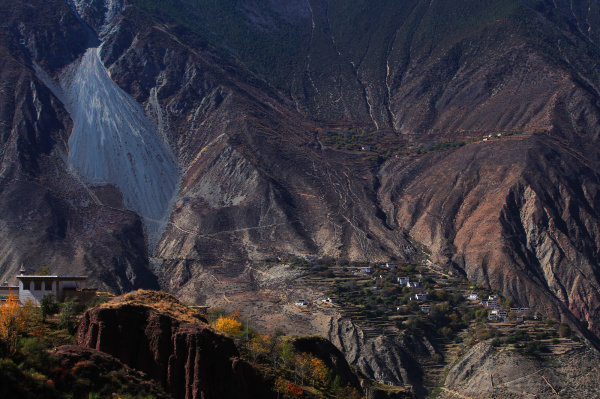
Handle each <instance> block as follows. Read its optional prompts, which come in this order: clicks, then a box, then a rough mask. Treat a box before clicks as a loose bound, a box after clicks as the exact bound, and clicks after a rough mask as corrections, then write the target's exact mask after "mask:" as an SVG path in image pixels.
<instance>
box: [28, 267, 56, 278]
mask: <svg viewBox="0 0 600 399" xmlns="http://www.w3.org/2000/svg"><path fill="white" fill-rule="evenodd" d="M51 274H52V271H51V270H50V267H48V266H40V267H39V268H38V269H37V271H36V272H35V273H33V275H34V276H49V275H51Z"/></svg>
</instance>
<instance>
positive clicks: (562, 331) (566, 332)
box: [558, 323, 573, 338]
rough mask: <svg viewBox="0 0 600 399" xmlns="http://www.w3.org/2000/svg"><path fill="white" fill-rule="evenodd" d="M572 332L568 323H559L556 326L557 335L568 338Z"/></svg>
mask: <svg viewBox="0 0 600 399" xmlns="http://www.w3.org/2000/svg"><path fill="white" fill-rule="evenodd" d="M572 333H573V332H572V331H571V327H570V326H569V325H568V324H566V323H561V325H560V326H558V335H560V337H561V338H569V337H570V336H571V334H572Z"/></svg>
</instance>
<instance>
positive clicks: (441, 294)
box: [296, 259, 584, 387]
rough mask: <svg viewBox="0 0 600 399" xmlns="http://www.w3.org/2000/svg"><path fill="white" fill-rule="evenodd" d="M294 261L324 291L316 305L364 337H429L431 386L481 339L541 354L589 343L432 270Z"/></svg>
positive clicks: (305, 279) (554, 323)
mask: <svg viewBox="0 0 600 399" xmlns="http://www.w3.org/2000/svg"><path fill="white" fill-rule="evenodd" d="M296 264H297V265H299V266H300V267H302V268H303V269H304V271H305V273H306V274H305V275H304V276H303V277H301V278H300V280H299V281H302V282H303V283H305V284H310V285H311V286H313V287H318V288H319V289H321V290H322V291H323V292H324V296H323V299H324V300H323V301H322V303H319V304H317V306H336V307H337V308H338V309H339V310H340V312H341V313H342V314H343V315H344V316H345V317H347V318H349V319H351V320H352V321H353V322H354V323H356V324H357V325H358V326H360V327H361V329H362V330H363V332H364V333H365V338H367V339H370V338H375V337H377V336H379V335H387V336H391V337H398V338H400V337H407V336H408V337H410V336H418V335H419V334H424V335H425V336H427V337H428V339H429V340H430V341H431V342H432V343H433V344H434V345H435V346H436V355H435V356H433V357H432V359H431V360H430V361H428V362H426V363H425V364H424V371H425V378H426V382H427V385H429V386H430V387H433V386H435V385H436V384H438V383H440V382H441V379H442V377H443V375H444V374H443V372H444V369H445V368H446V367H447V366H449V365H451V364H453V363H454V362H455V361H456V360H457V359H458V358H459V357H460V356H461V355H462V354H464V353H466V351H467V350H468V349H469V348H471V347H472V346H473V345H475V344H476V343H478V342H481V341H485V340H490V341H491V342H492V345H493V346H494V347H496V348H498V349H501V348H502V349H508V350H517V351H519V352H521V353H523V354H525V355H528V356H538V357H539V356H552V355H554V354H562V353H565V352H566V351H568V350H570V349H576V348H581V347H583V346H584V345H583V344H582V343H581V342H580V341H579V338H578V337H576V336H575V335H574V334H573V333H572V331H571V329H570V327H569V326H568V325H567V324H560V323H558V322H557V321H556V320H554V319H550V318H546V317H544V315H542V314H538V313H537V312H536V310H535V309H529V308H521V307H518V306H516V305H515V304H514V303H512V301H510V300H508V299H504V298H501V297H500V296H499V295H498V294H497V293H496V292H495V291H490V290H487V289H485V288H482V287H478V286H474V285H473V284H471V283H470V282H468V281H467V280H464V279H462V278H459V277H456V276H453V275H452V274H451V273H449V272H448V271H445V270H443V269H442V268H437V267H435V266H422V265H414V264H402V265H401V264H392V263H383V264H382V263H356V262H352V263H348V262H346V261H344V260H334V259H315V260H311V261H306V260H297V261H296ZM326 298H327V299H326Z"/></svg>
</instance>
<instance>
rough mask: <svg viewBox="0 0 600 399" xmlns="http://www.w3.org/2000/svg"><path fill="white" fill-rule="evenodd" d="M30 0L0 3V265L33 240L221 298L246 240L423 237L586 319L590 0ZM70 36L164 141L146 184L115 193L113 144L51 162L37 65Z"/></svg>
mask: <svg viewBox="0 0 600 399" xmlns="http://www.w3.org/2000/svg"><path fill="white" fill-rule="evenodd" d="M50 3H51V4H50V5H45V6H40V8H39V9H36V10H35V11H36V12H31V13H30V12H28V10H29V8H28V6H27V5H26V4H25V3H22V2H16V3H15V4H14V5H12V4H11V5H4V6H2V7H3V9H2V11H3V12H4V15H7V16H8V17H7V21H10V22H9V23H8V24H7V25H5V26H4V27H3V29H5V32H6V33H7V34H6V35H4V36H3V38H2V47H1V49H2V50H1V51H2V62H3V65H5V68H3V75H2V78H3V79H4V80H3V82H5V84H3V87H6V89H5V92H3V94H2V96H1V100H0V101H2V108H1V110H2V112H3V119H2V120H3V121H4V124H3V126H2V129H3V130H2V135H1V137H2V140H3V141H2V143H3V145H2V153H1V156H2V158H1V162H2V163H1V169H0V170H1V171H2V177H3V180H2V182H3V183H2V184H3V186H2V190H1V191H0V197H1V198H2V201H0V204H1V206H2V207H3V212H2V213H1V214H0V215H1V216H0V223H2V226H3V229H2V236H1V239H0V245H2V248H3V249H4V251H3V252H2V253H3V258H2V263H1V267H2V268H1V270H2V276H3V277H5V278H8V277H10V276H12V275H13V274H14V273H15V271H16V269H17V268H18V265H19V264H20V263H21V262H25V264H26V266H27V267H31V268H36V267H37V266H38V265H39V264H41V263H45V262H51V263H52V264H53V265H54V267H55V268H56V269H58V270H61V271H69V272H73V271H76V272H77V273H90V274H91V276H92V277H93V279H94V280H95V281H96V282H97V283H98V284H102V286H103V287H106V288H107V289H111V290H114V291H120V290H127V289H130V288H132V287H137V286H149V285H150V286H151V285H156V284H157V282H158V281H159V280H160V284H161V285H162V287H163V288H165V289H168V290H169V291H171V292H174V293H176V294H178V295H180V296H181V297H183V298H186V299H189V300H199V301H209V302H210V303H211V304H215V305H226V306H227V305H230V303H229V301H230V299H229V297H233V296H234V295H228V294H231V293H234V292H239V293H243V295H242V294H240V295H239V296H238V299H237V300H238V301H241V302H244V301H245V299H244V298H247V297H248V296H252V295H256V296H259V297H261V295H263V294H265V292H264V291H263V288H262V286H261V283H260V279H259V278H258V277H257V274H258V273H260V272H258V271H257V270H259V269H260V267H259V266H262V265H263V261H264V260H265V259H267V258H270V259H277V258H279V259H281V260H282V261H283V262H289V261H291V260H292V259H293V258H295V257H297V256H303V255H311V256H318V257H334V258H345V259H349V260H356V261H365V262H374V261H389V260H394V261H399V262H405V261H406V262H423V261H424V260H425V258H428V260H429V261H430V262H431V263H432V264H433V265H434V266H436V267H443V268H446V269H450V270H452V271H453V272H454V273H458V274H461V275H463V276H465V277H466V278H468V279H469V280H471V281H473V282H474V283H477V284H482V285H484V286H486V287H489V288H493V289H497V290H499V291H501V292H502V294H503V295H504V296H506V297H507V298H510V299H512V300H513V301H514V302H515V303H517V304H519V305H520V306H529V307H532V308H535V309H536V310H537V311H539V312H540V313H543V314H544V315H545V316H551V317H557V318H560V319H561V320H564V321H568V322H570V323H572V324H573V325H577V326H578V328H579V329H581V330H582V331H584V332H585V333H586V334H587V337H588V338H589V339H591V340H592V341H593V342H598V341H597V340H598V336H599V334H600V315H599V314H598V311H597V309H598V301H599V300H600V292H599V287H600V273H599V272H598V261H599V250H600V239H599V236H598V232H599V231H600V225H599V219H598V212H599V211H600V203H599V202H598V201H599V199H598V194H597V193H598V188H599V175H598V171H599V170H600V169H599V167H600V163H599V159H600V158H599V156H600V151H599V150H598V148H599V147H598V145H599V143H598V138H599V133H600V131H599V128H598V126H599V121H600V109H599V107H598V100H599V97H600V94H599V93H600V92H599V91H598V89H597V88H598V87H600V76H599V75H598V73H599V72H598V68H597V67H598V60H599V59H600V50H599V48H598V45H597V43H598V42H599V40H598V35H599V33H598V32H599V29H600V25H599V23H600V19H599V15H600V14H599V12H600V7H598V3H597V2H596V1H590V2H584V1H579V2H578V1H566V0H565V1H559V0H556V1H516V0H515V1H495V0H486V1H481V0H477V1H461V2H439V1H435V0H434V1H421V0H411V1H406V2H395V1H385V0H381V1H377V2H367V1H362V0H355V1H337V0H335V1H334V0H332V1H325V0H309V1H299V0H298V1H296V0H286V1H278V2H275V1H266V0H255V1H249V0H236V1H233V0H232V1H220V2H206V1H203V2H200V1H189V2H185V3H183V2H177V1H174V2H169V3H168V4H163V3H164V2H157V1H153V0H132V1H130V2H128V3H125V2H121V1H93V2H92V1H87V0H79V1H76V2H74V7H75V8H76V10H77V11H78V13H79V15H80V17H81V18H82V19H83V21H85V24H83V23H82V22H81V21H80V20H79V19H78V18H77V16H76V15H75V14H74V13H73V11H72V10H71V8H70V7H69V6H68V5H67V4H66V3H63V2H62V1H58V0H56V1H52V2H50ZM57 21H59V22H57ZM86 24H87V25H86ZM89 29H93V31H94V32H92V33H90V32H89ZM96 36H97V37H96ZM92 39H93V40H97V42H94V41H93V40H92ZM48 43H53V44H52V45H49V44H48ZM91 47H94V48H95V47H97V48H98V57H99V61H100V62H98V59H94V60H95V62H96V63H97V64H95V65H96V66H98V67H99V68H100V69H103V67H105V68H106V70H107V75H103V79H102V84H101V86H107V85H112V83H111V82H109V81H108V80H107V77H110V80H111V81H114V83H116V85H118V88H117V87H116V86H114V87H113V86H111V87H113V89H114V91H112V92H113V93H115V92H119V93H121V92H120V91H119V90H122V93H123V95H124V96H127V98H128V100H127V101H130V100H131V101H133V100H135V101H136V102H137V103H138V104H139V105H140V107H141V109H143V110H144V115H142V114H141V113H139V111H140V108H137V106H136V105H135V104H133V102H131V101H130V104H132V107H131V109H134V108H135V109H136V110H137V111H136V112H137V115H138V116H139V117H140V118H142V119H143V123H142V125H144V126H146V128H145V129H146V131H147V132H153V133H149V134H152V135H154V136H153V137H155V138H156V137H157V135H156V133H160V135H161V137H160V139H158V138H157V139H156V140H154V141H152V142H153V143H155V144H156V145H155V146H149V147H147V148H148V151H150V154H149V155H148V157H146V156H145V155H144V152H143V151H142V152H140V153H139V154H141V155H142V157H146V158H150V159H159V157H160V159H165V158H166V157H168V156H170V154H172V157H173V162H172V164H171V165H170V166H168V167H167V168H166V170H167V173H165V174H164V175H160V172H156V171H153V172H151V176H150V177H151V178H152V179H155V180H154V181H155V182H156V184H154V185H151V187H160V190H159V191H161V192H162V190H164V192H163V194H164V195H162V197H161V198H162V199H161V200H160V201H158V202H156V203H155V201H154V200H153V199H154V198H155V197H156V196H154V195H150V196H146V197H143V198H150V200H147V201H143V202H144V203H143V207H142V206H139V207H136V206H133V205H132V200H131V196H130V195H128V188H129V187H127V188H124V187H125V186H129V183H124V182H123V181H121V180H120V178H121V177H123V176H133V175H135V173H134V170H133V169H132V165H133V163H132V162H121V163H119V165H118V166H117V163H115V164H114V165H112V166H111V167H110V168H109V172H110V173H109V174H113V176H117V177H118V178H116V180H111V179H109V178H107V177H104V178H99V179H98V181H88V182H87V183H83V182H82V179H80V178H79V175H78V174H76V173H73V172H72V169H71V168H72V167H73V166H76V165H74V163H75V162H74V158H69V157H68V156H67V155H66V154H73V151H74V149H75V145H74V144H75V141H76V139H77V137H78V136H77V134H76V133H77V130H73V124H74V122H73V120H72V119H71V118H70V117H69V115H68V112H67V110H68V108H69V107H68V106H67V107H66V106H65V105H66V104H64V102H63V101H65V100H63V101H61V99H60V95H53V93H52V90H51V88H52V86H53V84H55V83H56V84H58V83H59V79H58V78H59V76H60V75H61V73H64V72H65V71H72V70H75V68H76V66H77V65H78V63H79V62H81V60H85V59H87V58H85V57H88V56H87V55H84V54H90V53H89V52H90V51H91V50H89V48H91ZM35 64H38V65H39V68H41V70H42V71H44V73H45V74H46V75H47V76H48V78H43V76H45V75H43V73H42V72H40V70H39V69H38V70H37V73H36V66H35ZM63 76H64V75H63ZM52 82H55V83H52ZM125 93H126V94H125ZM87 94H89V93H87ZM128 96H130V97H128ZM80 97H81V96H80ZM80 105H81V107H82V108H81V109H82V110H84V111H85V110H87V109H88V108H87V104H86V102H85V101H83V102H82V103H81V104H80ZM103 109H104V108H103ZM118 111H119V110H117V111H113V112H111V113H110V115H109V116H114V115H116V114H118V113H119V112H118ZM85 112H87V111H85ZM76 119H77V118H75V125H77V120H76ZM109 119H110V118H109ZM146 119H147V121H148V122H147V121H146ZM109 122H110V120H109ZM109 125H110V124H109ZM113 126H115V125H113ZM375 130H378V131H377V132H376V133H374V131H375ZM331 132H333V133H334V134H333V133H331ZM327 134H330V136H327ZM369 134H370V135H371V136H373V135H378V136H377V137H380V139H379V140H380V141H379V142H376V140H377V139H373V138H369ZM498 134H500V136H498ZM483 136H485V141H483V140H482V138H483ZM115 137H116V136H115ZM331 137H338V139H337V140H338V141H335V140H333V139H331ZM357 137H358V138H357ZM92 139H97V138H96V137H92ZM360 140H364V141H360ZM369 140H370V141H369ZM90 142H91V141H88V140H87V139H86V143H85V144H86V145H88V144H90ZM163 143H166V144H165V145H168V146H169V148H164V149H162V148H159V147H160V146H162V145H163ZM371 146H372V147H373V148H371V149H370V150H367V149H365V150H364V151H359V150H355V149H356V148H358V149H360V148H361V147H369V148H370V147H371ZM110 154H118V155H119V156H120V157H121V158H122V159H123V160H125V158H126V156H127V154H124V153H123V151H122V150H119V149H116V150H115V152H111V153H110ZM112 156H113V155H110V157H112ZM110 157H109V158H110ZM132 157H133V154H132ZM84 158H86V159H85V160H89V159H88V158H90V157H84ZM127 159H130V158H129V157H127ZM136 159H137V158H136ZM151 164H152V165H156V164H157V163H154V162H151ZM173 165H177V166H178V168H179V170H178V173H179V175H177V173H176V171H175V166H173ZM136 176H137V175H136ZM177 181H180V182H181V183H180V185H179V186H177V187H176V184H175V182H177ZM109 183H111V184H109ZM173 190H175V194H174V200H173V207H172V211H171V213H170V214H169V215H168V221H167V222H165V224H166V227H165V231H164V234H162V236H160V238H158V237H153V236H149V235H148V219H149V218H151V219H156V217H154V216H152V217H149V216H148V214H144V211H143V209H142V208H144V207H150V208H156V209H158V210H159V211H160V210H164V209H166V208H167V207H168V205H170V203H169V201H168V198H169V196H170V194H171V193H173ZM150 202H152V203H150ZM159 202H160V204H159ZM167 204H168V205H167ZM134 212H137V214H136V213H134ZM157 212H158V211H157ZM154 213H156V212H154ZM154 213H153V214H154ZM159 213H160V212H158V213H156V214H159ZM144 229H145V230H144ZM154 243H157V244H156V247H154V245H153V244H154ZM150 248H151V249H150ZM151 261H152V262H151ZM151 264H152V266H153V267H151ZM263 273H264V271H263ZM115 276H116V277H115ZM294 277H295V276H294V275H292V274H289V275H286V276H282V278H289V279H293V278H294ZM215 281H216V282H217V283H215ZM270 294H272V293H269V295H270ZM312 294H314V295H315V296H316V295H317V294H316V293H314V292H313V293H312ZM265 295H266V294H265ZM261 298H262V297H261ZM272 298H273V297H269V299H268V300H266V302H269V301H271V302H272V303H275V305H274V306H279V305H280V304H279V303H278V302H277V301H279V300H281V299H277V300H276V299H272ZM265 309H272V307H266V308H265ZM281 317H282V320H286V318H289V320H291V319H293V318H294V317H295V314H292V313H290V314H288V313H285V312H284V313H283V314H282V315H281ZM307 325H308V324H307ZM359 361H360V360H356V362H359ZM367 363H368V362H367Z"/></svg>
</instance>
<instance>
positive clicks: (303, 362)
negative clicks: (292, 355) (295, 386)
mask: <svg viewBox="0 0 600 399" xmlns="http://www.w3.org/2000/svg"><path fill="white" fill-rule="evenodd" d="M296 370H297V371H298V372H299V374H300V378H302V381H304V376H305V375H306V376H307V377H309V378H311V379H312V383H313V385H317V384H321V385H325V384H326V383H327V380H328V379H329V375H330V370H329V369H328V368H327V367H326V366H325V363H323V361H322V360H321V359H319V358H317V357H316V356H313V355H311V354H310V353H299V354H297V355H296Z"/></svg>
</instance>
